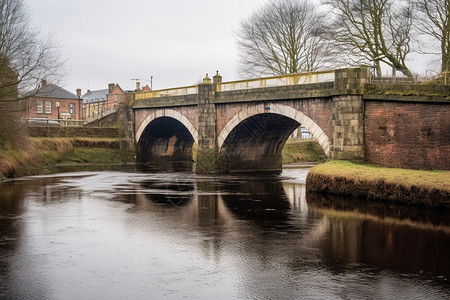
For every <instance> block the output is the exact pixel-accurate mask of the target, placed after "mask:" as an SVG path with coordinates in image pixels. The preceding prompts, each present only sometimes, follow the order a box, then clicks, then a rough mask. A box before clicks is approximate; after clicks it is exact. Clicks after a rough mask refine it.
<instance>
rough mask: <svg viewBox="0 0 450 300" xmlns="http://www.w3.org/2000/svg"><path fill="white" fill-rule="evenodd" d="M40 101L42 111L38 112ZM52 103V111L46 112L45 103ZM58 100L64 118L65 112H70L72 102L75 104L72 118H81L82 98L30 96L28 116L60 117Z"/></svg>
mask: <svg viewBox="0 0 450 300" xmlns="http://www.w3.org/2000/svg"><path fill="white" fill-rule="evenodd" d="M38 102H41V103H42V113H38V112H37V105H38ZM46 102H49V103H50V113H46V110H45V103H46ZM56 102H59V115H60V119H62V114H63V113H70V108H69V107H70V103H72V104H73V115H72V120H80V105H82V100H75V99H54V98H29V99H28V118H46V119H58V108H57V107H56Z"/></svg>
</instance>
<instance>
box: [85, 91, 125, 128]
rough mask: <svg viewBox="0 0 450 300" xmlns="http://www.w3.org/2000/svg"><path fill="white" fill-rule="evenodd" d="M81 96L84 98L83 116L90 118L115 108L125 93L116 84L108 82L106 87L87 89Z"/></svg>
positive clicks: (123, 98) (122, 99)
mask: <svg viewBox="0 0 450 300" xmlns="http://www.w3.org/2000/svg"><path fill="white" fill-rule="evenodd" d="M78 91H80V90H78ZM82 98H83V99H84V101H83V113H82V115H83V118H84V119H90V118H95V117H98V116H103V115H105V114H108V113H109V112H111V111H114V110H115V109H117V107H118V105H119V104H120V103H122V102H123V101H124V100H125V93H124V91H123V90H122V88H121V87H120V86H119V85H118V84H115V83H110V84H108V88H107V89H102V90H95V91H90V90H88V91H87V92H86V94H84V95H83V97H82Z"/></svg>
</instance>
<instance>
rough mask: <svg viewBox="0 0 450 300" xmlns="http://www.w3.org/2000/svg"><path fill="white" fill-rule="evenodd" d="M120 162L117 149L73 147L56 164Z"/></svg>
mask: <svg viewBox="0 0 450 300" xmlns="http://www.w3.org/2000/svg"><path fill="white" fill-rule="evenodd" d="M120 162H121V159H120V153H119V151H118V150H117V149H110V148H100V147H89V148H84V147H74V148H73V149H72V150H71V151H69V152H67V153H65V154H64V155H63V156H62V157H61V158H60V159H59V160H58V164H74V163H89V164H116V163H120Z"/></svg>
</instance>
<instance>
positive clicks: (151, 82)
mask: <svg viewBox="0 0 450 300" xmlns="http://www.w3.org/2000/svg"><path fill="white" fill-rule="evenodd" d="M131 80H135V81H137V82H139V81H148V82H150V89H151V90H152V91H153V76H150V80H148V79H139V78H133V79H131Z"/></svg>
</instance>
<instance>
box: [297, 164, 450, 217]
mask: <svg viewBox="0 0 450 300" xmlns="http://www.w3.org/2000/svg"><path fill="white" fill-rule="evenodd" d="M449 176H450V172H442V171H440V172H426V171H416V170H404V169H388V168H377V167H374V166H360V165H356V164H350V163H348V162H343V163H341V162H327V163H325V164H323V165H320V166H316V167H314V168H313V169H312V170H311V171H310V172H309V174H308V176H307V178H306V189H307V191H308V192H312V193H322V194H331V195H340V196H345V197H350V198H358V199H364V200H367V201H371V202H387V203H400V204H407V205H415V206H425V207H446V208H450V179H449V178H450V177H449Z"/></svg>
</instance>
